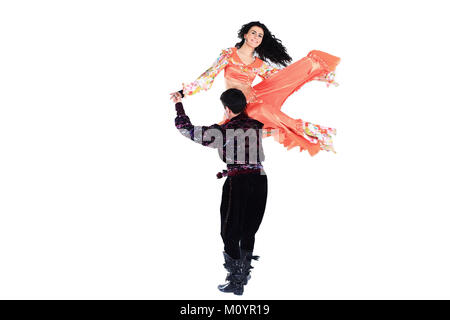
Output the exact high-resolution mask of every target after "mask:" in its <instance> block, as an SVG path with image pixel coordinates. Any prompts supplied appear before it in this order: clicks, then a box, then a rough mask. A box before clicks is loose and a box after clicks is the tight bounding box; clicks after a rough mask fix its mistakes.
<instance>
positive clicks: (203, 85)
mask: <svg viewBox="0 0 450 320" xmlns="http://www.w3.org/2000/svg"><path fill="white" fill-rule="evenodd" d="M231 53H232V50H231V48H228V49H224V50H222V52H221V54H220V56H219V57H218V58H217V60H216V61H215V62H214V64H213V65H212V66H211V67H210V68H209V69H208V70H206V71H205V72H203V73H202V74H201V75H200V76H199V77H198V78H197V79H196V80H195V81H194V82H191V83H188V84H185V83H183V94H185V95H189V96H191V95H193V94H196V93H197V92H199V91H201V90H205V91H206V90H208V89H209V88H211V86H212V84H213V82H214V79H215V78H216V76H217V75H218V74H219V73H220V72H221V71H222V70H223V69H224V68H225V66H226V65H227V64H228V60H229V58H230V56H231Z"/></svg>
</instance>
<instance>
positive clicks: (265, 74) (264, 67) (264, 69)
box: [258, 61, 281, 79]
mask: <svg viewBox="0 0 450 320" xmlns="http://www.w3.org/2000/svg"><path fill="white" fill-rule="evenodd" d="M280 70H281V69H278V68H275V67H272V66H271V65H269V64H268V63H266V62H265V61H263V63H262V64H261V67H260V68H259V71H258V76H260V77H261V78H263V79H267V78H269V77H270V76H272V75H273V74H275V73H277V72H278V71H280Z"/></svg>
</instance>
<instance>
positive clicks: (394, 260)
mask: <svg viewBox="0 0 450 320" xmlns="http://www.w3.org/2000/svg"><path fill="white" fill-rule="evenodd" d="M444 4H445V1H428V2H427V3H426V4H425V2H423V1H395V2H393V1H377V2H376V3H372V4H368V3H367V2H362V1H325V0H324V1H319V2H311V1H258V2H250V1H249V2H244V1H232V0H230V1H226V2H224V1H220V2H219V1H189V2H184V1H179V2H175V1H166V2H158V3H157V5H156V6H155V3H154V2H151V1H39V2H34V1H14V2H13V1H3V2H1V4H0V46H1V50H0V106H1V109H0V110H1V111H0V153H1V155H0V192H1V193H0V196H1V198H0V298H2V299H19V298H20V299H230V298H231V299H234V298H236V299H444V298H445V299H449V298H450V289H449V288H450V274H449V272H448V270H450V257H449V255H448V252H449V244H450V235H449V232H448V230H449V223H450V217H449V213H450V210H449V208H450V206H449V203H448V181H449V167H448V163H449V160H450V159H449V158H450V157H449V151H448V144H449V143H448V129H447V127H446V125H447V123H448V115H449V112H448V108H449V100H450V99H449V98H448V91H449V89H448V79H447V78H448V72H449V67H448V56H449V54H450V52H449V51H450V50H449V48H448V45H447V43H448V41H447V40H445V39H447V38H448V35H447V31H448V30H449V29H450V28H449V27H450V25H449V23H448V22H445V20H447V19H446V18H447V17H446V11H445V10H444V8H445V7H444ZM254 20H259V21H261V22H263V23H264V24H266V25H267V26H268V27H269V29H270V30H271V31H272V33H274V34H275V35H276V36H277V37H278V38H280V39H281V40H282V41H283V44H284V45H285V46H286V48H287V49H288V52H289V54H290V55H291V56H292V57H293V59H294V61H297V60H299V59H300V58H302V57H304V56H305V55H306V54H307V53H308V52H309V51H310V50H313V49H317V50H322V51H326V52H329V53H331V54H333V55H336V56H339V57H341V59H342V60H341V64H340V65H339V66H338V68H337V72H336V80H337V81H338V82H339V83H340V84H341V85H340V86H339V87H337V88H335V87H330V88H326V86H325V84H324V83H321V82H314V83H309V84H307V85H305V86H304V87H303V88H302V89H300V90H299V91H298V92H296V93H295V94H294V95H293V96H291V97H290V98H289V99H288V100H287V102H286V104H285V106H284V107H283V111H284V112H286V113H287V114H289V115H291V116H292V117H295V118H302V119H304V120H307V121H312V122H316V123H319V124H321V125H325V126H330V127H335V128H337V136H336V139H335V147H336V150H337V154H333V153H326V152H321V153H319V154H318V155H316V156H315V157H310V156H309V154H308V153H307V152H302V153H300V152H298V149H293V150H290V151H286V150H285V149H284V147H283V146H282V145H280V144H278V143H276V142H275V141H273V139H272V138H268V139H265V140H264V148H265V153H266V161H265V168H266V171H267V174H268V182H269V194H268V203H267V208H266V213H265V217H264V220H263V222H262V224H261V228H260V230H259V231H258V233H257V235H256V245H255V254H259V255H260V256H261V259H260V261H258V262H255V263H254V266H255V269H254V271H253V273H252V274H253V277H252V280H251V281H250V283H249V285H248V286H247V287H246V289H245V290H246V291H245V293H244V296H242V298H240V297H237V296H234V295H230V294H223V293H221V292H219V291H218V290H217V288H216V286H217V284H219V283H223V280H224V278H225V275H226V273H225V270H224V269H223V267H222V263H223V261H222V259H223V257H222V249H223V245H222V241H221V238H220V221H219V205H220V195H221V189H222V184H223V181H224V180H217V179H216V178H215V174H216V173H217V172H218V171H220V170H221V169H223V168H224V164H223V163H222V162H221V161H220V159H219V157H218V156H217V153H216V151H214V150H212V149H209V148H205V147H202V146H200V145H198V144H195V143H193V142H191V141H189V140H187V139H186V138H184V137H182V136H181V135H180V134H179V133H178V131H177V130H176V129H175V127H174V117H175V110H174V106H173V104H172V103H171V102H170V100H169V93H170V92H172V91H175V90H179V89H181V83H182V82H190V81H193V80H194V79H195V78H196V77H197V76H198V75H200V74H201V73H202V72H203V71H205V70H206V69H207V68H208V67H209V66H210V65H211V64H212V62H213V61H214V60H215V59H216V58H217V56H218V54H219V53H220V50H221V49H223V48H227V47H231V46H233V45H234V44H235V43H236V42H237V40H238V39H237V31H238V29H239V28H240V27H241V25H243V24H244V23H247V22H250V21H254ZM447 21H448V20H447ZM223 89H224V82H223V74H221V75H220V76H219V77H218V78H217V79H216V81H215V83H214V86H213V88H212V89H211V90H209V91H207V92H202V93H199V94H197V95H195V96H192V97H188V98H186V99H185V100H184V105H185V109H186V111H187V114H188V115H189V116H190V117H191V120H192V122H193V123H194V124H196V125H210V124H212V123H214V122H217V121H220V120H221V119H222V113H223V108H222V107H221V104H220V102H219V95H220V93H221V92H222V91H223Z"/></svg>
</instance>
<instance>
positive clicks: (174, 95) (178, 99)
mask: <svg viewBox="0 0 450 320" xmlns="http://www.w3.org/2000/svg"><path fill="white" fill-rule="evenodd" d="M170 99H172V101H173V103H177V102H181V93H179V92H178V91H176V92H172V93H171V94H170Z"/></svg>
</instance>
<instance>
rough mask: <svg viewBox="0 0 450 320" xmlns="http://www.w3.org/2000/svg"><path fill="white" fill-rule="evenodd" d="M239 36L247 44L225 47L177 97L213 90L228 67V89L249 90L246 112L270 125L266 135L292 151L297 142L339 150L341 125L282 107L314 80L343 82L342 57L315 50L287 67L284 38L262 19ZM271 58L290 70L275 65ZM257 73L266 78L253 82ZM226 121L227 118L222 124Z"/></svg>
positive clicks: (312, 149)
mask: <svg viewBox="0 0 450 320" xmlns="http://www.w3.org/2000/svg"><path fill="white" fill-rule="evenodd" d="M238 37H239V38H240V39H241V42H239V43H236V45H235V47H232V48H228V49H225V50H222V52H221V54H220V56H219V57H218V58H217V60H216V61H215V63H214V64H213V65H212V66H211V67H210V68H209V69H208V70H206V71H205V72H204V73H203V74H201V75H200V76H199V77H198V78H197V79H196V80H195V81H194V82H192V83H189V84H183V89H182V90H180V91H178V92H173V93H171V95H172V99H173V100H174V99H176V98H177V97H180V96H181V97H184V96H185V95H193V94H195V93H197V92H200V91H202V90H208V89H209V88H211V86H212V84H213V82H214V79H215V77H216V76H217V75H218V74H219V73H220V72H221V71H222V70H225V84H226V88H227V89H229V88H237V89H240V90H241V91H242V92H243V93H244V94H245V97H246V98H247V103H248V104H247V108H246V112H247V114H248V115H249V117H251V118H254V119H256V120H258V121H260V122H262V123H264V129H263V130H264V132H263V133H264V135H263V136H264V137H268V136H273V137H274V138H275V140H276V141H278V142H280V143H282V144H283V145H284V146H285V147H287V149H288V150H289V149H291V148H293V147H297V146H298V147H300V151H303V150H305V149H306V150H308V152H309V154H310V155H311V156H313V155H315V154H317V153H318V152H319V151H320V150H326V151H333V152H335V151H334V148H333V141H332V137H331V135H335V134H336V130H335V129H333V128H329V127H324V126H320V125H317V124H313V123H310V122H306V121H303V120H302V119H293V118H291V117H289V116H288V115H286V114H285V113H283V112H282V111H281V107H282V105H283V103H284V101H285V100H286V99H287V98H288V97H289V96H290V95H291V94H292V93H293V92H295V91H296V90H298V89H299V88H300V87H302V86H303V85H304V84H305V83H307V82H309V81H312V80H319V81H325V82H327V86H328V85H330V84H334V85H338V84H337V83H336V82H335V81H334V73H333V71H334V70H335V69H336V66H337V65H338V63H339V61H340V58H338V57H335V56H332V55H330V54H328V53H325V52H322V51H318V50H313V51H310V52H309V53H308V55H307V56H306V57H304V58H302V59H300V60H299V61H297V62H295V63H292V64H290V65H289V66H287V65H288V63H289V62H291V61H292V58H291V57H290V56H289V55H288V54H287V52H286V49H285V47H284V46H283V45H282V44H281V41H280V40H278V39H277V38H276V37H274V36H273V35H272V34H271V33H270V31H269V30H268V29H267V27H266V26H265V25H264V24H262V23H260V22H259V21H254V22H250V23H247V24H245V25H243V26H242V28H241V29H240V31H239V33H238ZM255 53H256V54H257V55H258V56H255ZM266 61H270V62H272V63H274V64H277V65H279V66H283V67H285V68H275V67H273V66H271V65H269V64H268V63H267V62H266ZM257 75H258V76H260V77H261V78H262V79H263V80H262V81H261V82H260V83H258V84H257V85H255V86H252V82H253V80H254V79H255V77H256V76H257ZM226 121H227V120H226V119H224V120H223V121H222V122H221V123H220V124H223V123H225V122H226Z"/></svg>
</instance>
